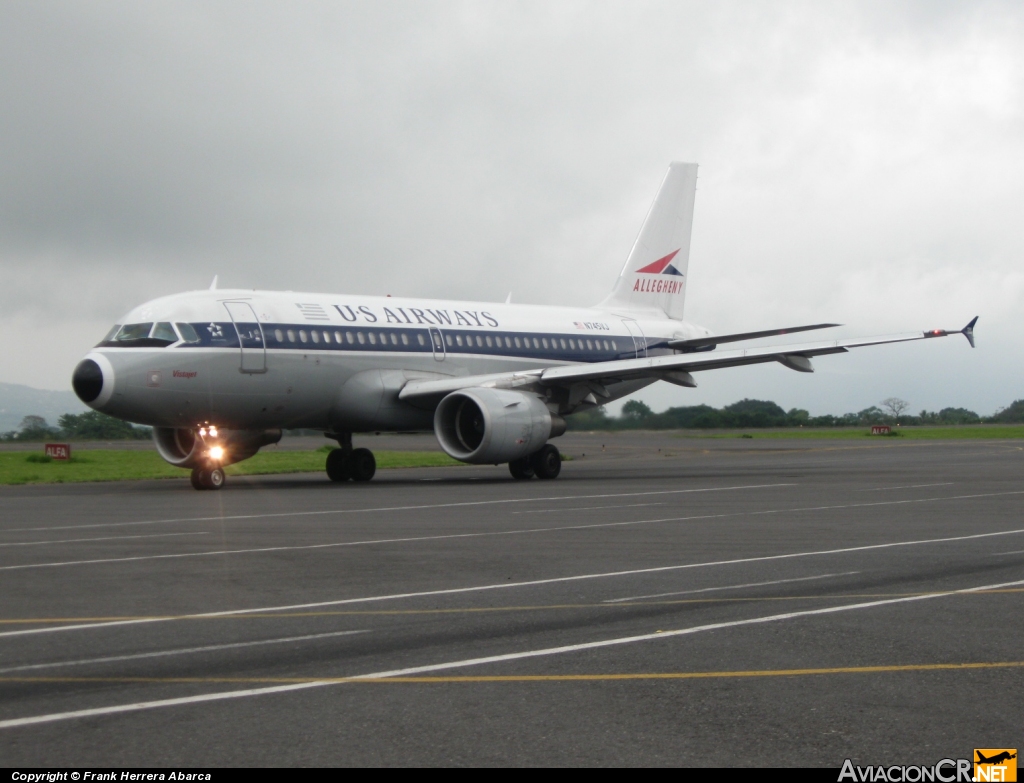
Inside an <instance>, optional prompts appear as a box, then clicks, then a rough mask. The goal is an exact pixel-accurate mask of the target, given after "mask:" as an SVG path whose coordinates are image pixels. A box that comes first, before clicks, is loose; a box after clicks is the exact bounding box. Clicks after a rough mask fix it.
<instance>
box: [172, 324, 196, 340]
mask: <svg viewBox="0 0 1024 783" xmlns="http://www.w3.org/2000/svg"><path fill="white" fill-rule="evenodd" d="M176 325H177V327H178V334H180V335H181V339H182V340H184V341H185V342H187V343H198V342H199V335H198V334H196V330H195V329H193V328H192V324H185V323H178V324H176Z"/></svg>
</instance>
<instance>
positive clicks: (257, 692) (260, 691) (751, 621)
mask: <svg viewBox="0 0 1024 783" xmlns="http://www.w3.org/2000/svg"><path fill="white" fill-rule="evenodd" d="M1019 585H1024V579H1022V580H1020V581H1017V582H1004V583H1002V584H994V585H981V586H978V587H968V588H964V589H962V590H948V591H944V592H941V593H928V594H926V595H912V596H904V597H901V598H887V599H883V600H880V601H867V602H864V603H858V604H844V605H842V606H829V607H825V608H824V609H806V610H803V611H798V612H786V613H784V614H773V615H768V616H766V617H751V618H748V619H745V620H732V621H729V622H723V623H710V624H708V625H696V626H692V627H690V628H680V629H677V630H674V631H659V632H656V633H645V634H639V635H637V636H623V637H619V638H617V639H604V640H601V641H597V642H583V643H582V644H568V645H564V646H562V647H546V648H543V649H539V650H523V651H520V652H514V653H507V654H505V655H489V656H486V657H483V658H467V659H465V660H461V661H448V662H445V663H435V664H428V665H426V666H411V667H408V668H406V669H391V670H389V671H382V672H372V673H370V674H359V675H355V676H353V677H349V678H347V679H331V680H316V681H313V682H301V683H294V684H290V685H273V686H270V687H266V688H247V689H245V690H240V691H221V692H220V693H203V694H199V695H196V696H183V697H181V698H177V699H161V700H159V701H139V702H134V703H132V704H117V705H113V706H110V707H93V708H91V709H86V710H72V711H69V712H54V713H50V714H48V715H33V716H31V717H27V718H13V719H10V720H3V721H0V729H13V728H18V727H21V726H33V725H38V724H40V723H55V722H57V721H65V720H74V719H76V718H93V717H99V716H102V715H117V714H120V713H126V712H139V711H141V710H152V709H160V708H163V707H179V706H184V705H186V704H201V703H203V702H211V701H226V700H228V699H242V698H246V697H248V696H269V695H271V694H275V693H290V692H293V691H303V690H309V689H311V688H326V687H328V686H331V685H344V684H346V683H347V682H350V681H352V680H380V679H388V678H391V677H412V676H415V675H419V674H427V673H429V672H440V671H448V670H451V669H464V668H467V667H470V666H483V665H486V664H492V663H505V662H507V661H521V660H524V659H526V658H540V657H546V656H551V655H564V654H566V653H575V652H583V651H585V650H596V649H600V648H602V647H614V646H619V645H624V644H636V643H638V642H650V641H655V640H659V639H671V638H673V637H677V636H691V635H693V634H698V633H704V632H707V631H721V630H725V629H727V628H739V627H741V626H747V625H762V624H765V623H774V622H781V621H783V620H795V619H798V618H801V617H814V616H820V615H828V614H838V613H840V612H851V611H856V610H858V609H874V608H876V607H879V606H891V605H894V604H903V603H910V602H912V601H927V600H930V599H933V598H947V597H949V596H954V595H965V594H969V593H979V592H983V591H985V590H1000V589H1003V588H1007V587H1017V586H1019Z"/></svg>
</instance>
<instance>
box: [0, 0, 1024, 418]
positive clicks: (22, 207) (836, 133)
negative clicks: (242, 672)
mask: <svg viewBox="0 0 1024 783" xmlns="http://www.w3.org/2000/svg"><path fill="white" fill-rule="evenodd" d="M2 13H3V19H2V24H0V101H2V105H3V106H4V107H5V109H4V111H3V112H0V139H2V142H3V143H2V144H0V273H2V274H3V280H4V286H3V288H2V290H0V329H2V330H3V334H4V335H7V336H10V337H12V338H13V339H9V340H4V341H2V342H3V346H2V347H0V359H2V365H0V366H3V367H4V368H5V372H4V373H3V374H2V376H0V380H4V381H10V382H20V383H30V384H34V385H38V386H45V387H51V388H66V387H67V385H68V380H67V379H68V376H69V374H70V370H71V367H72V366H73V364H74V362H75V360H76V359H77V358H78V357H79V356H80V355H81V354H82V353H83V352H84V351H85V350H87V348H88V347H89V345H90V344H92V343H93V342H95V340H97V339H98V338H99V337H100V336H102V334H103V332H104V331H105V330H106V328H107V326H108V325H109V324H110V323H111V322H113V321H114V320H115V319H116V318H117V317H118V316H119V315H120V314H121V313H123V312H124V311H126V310H128V309H129V308H130V307H132V306H133V305H135V304H137V303H139V302H141V301H143V300H145V299H147V298H151V297H154V296H158V295H162V294H165V293H169V292H172V291H178V290H187V289H190V288H199V287H205V286H206V285H208V283H209V280H210V278H211V277H212V276H213V274H214V273H218V274H220V276H221V280H222V284H223V285H228V286H239V287H261V288H291V289H297V290H299V289H306V290H328V291H351V292H365V293H373V294H383V293H394V294H423V295H427V296H443V297H467V298H469V297H472V298H480V299H501V298H503V297H504V295H505V293H507V292H508V291H509V290H512V291H513V292H514V298H515V300H516V301H532V302H540V303H558V302H566V303H572V304H591V303H593V302H596V301H598V300H600V299H601V298H602V297H603V296H604V294H605V293H606V292H607V290H608V288H609V287H610V286H611V283H612V281H613V280H614V278H615V276H616V274H617V273H618V270H619V267H620V265H621V263H622V260H623V259H624V257H625V255H626V253H627V252H628V250H629V246H630V244H631V242H632V240H633V238H634V236H635V234H636V231H637V229H638V228H639V224H640V222H641V220H642V219H643V215H644V213H645V211H646V209H647V206H648V204H649V201H650V199H651V198H652V196H653V194H654V190H655V188H656V187H657V184H658V182H659V181H660V178H661V176H662V174H663V171H664V168H665V166H666V165H667V163H668V161H669V160H672V159H684V160H696V161H698V162H699V163H700V164H701V179H700V182H699V186H698V187H699V190H698V199H697V214H696V220H695V226H694V238H693V250H692V253H691V286H690V289H689V295H688V300H689V301H688V305H687V310H688V311H687V316H688V317H689V318H692V319H693V320H695V321H697V322H699V323H703V324H705V325H707V326H709V327H710V328H712V329H714V330H716V331H731V330H734V329H746V328H756V327H769V326H778V325H788V324H791V323H797V322H805V321H806V322H814V321H818V320H824V319H833V318H834V319H837V320H841V321H843V322H845V323H847V324H849V325H850V326H849V330H848V331H849V332H850V333H858V334H864V333H873V332H876V331H877V332H885V331H894V330H895V331H902V330H905V329H914V328H924V327H930V326H935V325H939V326H956V327H959V326H961V325H962V324H961V323H960V322H961V321H964V322H966V320H967V319H968V318H970V317H971V316H973V315H974V314H976V313H980V314H981V315H982V316H983V320H982V321H981V322H980V324H979V340H980V345H979V349H978V350H977V351H975V352H973V353H972V352H968V351H967V349H966V346H965V345H964V346H961V345H957V344H950V341H936V345H935V346H933V345H931V344H929V345H928V346H926V347H922V346H902V347H897V348H892V349H878V350H876V351H874V352H873V353H872V352H871V351H868V352H866V353H863V354H861V355H859V356H852V355H851V356H849V357H837V358H830V359H824V360H821V362H819V367H820V372H819V374H818V375H817V376H814V377H812V378H805V377H802V376H797V375H796V374H795V373H791V372H789V371H786V370H783V369H781V368H755V369H753V370H749V371H747V370H743V371H739V370H737V371H726V372H723V373H719V374H717V375H714V377H712V375H704V376H702V377H701V378H700V379H699V381H700V382H701V388H700V389H698V390H696V392H684V391H682V390H679V389H677V388H675V387H673V388H671V389H663V390H662V389H654V390H651V391H649V392H646V393H645V394H646V395H647V399H649V400H650V401H652V402H654V404H655V405H658V406H663V405H668V404H690V403H695V402H705V401H707V402H711V403H713V404H722V403H726V402H730V401H732V400H733V399H736V398H738V397H741V396H762V397H772V396H774V398H776V399H777V400H778V401H779V402H781V403H782V404H784V405H787V406H788V405H800V406H802V407H808V408H810V409H811V410H813V411H815V412H826V411H842V410H847V409H851V408H859V407H865V406H866V405H870V404H872V403H874V402H876V401H877V399H876V398H880V395H881V396H889V395H890V394H899V395H900V396H904V397H907V398H908V399H910V400H911V401H912V402H913V403H914V404H915V406H921V407H923V406H929V407H936V406H944V405H966V406H969V407H975V408H977V409H979V410H984V411H988V410H992V409H993V408H995V407H996V406H997V405H999V404H1005V403H1006V402H1008V401H1009V400H1011V399H1013V398H1014V397H1015V396H1022V394H1021V391H1022V383H1021V381H1022V380H1024V377H1022V376H1024V371H1021V370H1018V369H1016V367H1014V365H1015V364H1018V365H1019V362H1014V361H1013V358H1012V357H1014V356H1016V355H1019V349H1018V348H1017V347H1016V340H1015V339H1014V335H1015V332H1016V326H1017V324H1018V322H1019V316H1018V313H1019V312H1020V311H1021V304H1022V299H1024V277H1022V273H1021V272H1020V271H1019V270H1020V264H1019V261H1018V259H1019V258H1020V257H1021V251H1022V250H1024V248H1022V244H1024V242H1022V237H1021V232H1020V231H1019V229H1018V228H1017V225H1016V224H1017V223H1018V222H1019V218H1018V217H1017V213H1018V212H1019V211H1020V210H1019V207H1020V204H1021V197H1022V192H1021V191H1022V188H1024V184H1022V183H1024V154H1022V149H1024V147H1022V140H1024V129H1022V108H1024V106H1022V94H1021V87H1022V74H1024V46H1022V45H1021V44H1022V42H1024V41H1022V37H1024V36H1022V24H1024V12H1022V11H1021V10H1020V9H1019V7H1018V6H1017V5H1016V4H1010V3H1006V4H1003V3H977V4H960V3H934V2H927V3H925V2H920V3H906V4H891V3H878V4H858V5H853V6H851V5H849V4H828V3H793V4H773V5H770V6H766V5H764V4H759V3H746V4H743V3H736V4H714V5H708V4H700V3H688V4H687V3H667V4H642V3H629V4H625V3H624V4H618V5H611V4H604V5H599V4H594V3H578V4H575V3H559V4H544V3H534V4H531V3H517V4H499V5H494V4H491V5H486V4H478V3H435V4H424V3H375V4H365V3H353V4H339V3H323V4H318V3H306V4H301V5H296V4H289V5H287V6H283V5H280V4H259V3H203V4H200V3H194V4H187V3H147V4H131V3H92V4H88V5H82V4H79V5H70V6H69V5H57V4H45V3H32V4H28V3H26V4H8V5H7V6H5V8H4V10H3V12H2ZM30 338H31V339H30Z"/></svg>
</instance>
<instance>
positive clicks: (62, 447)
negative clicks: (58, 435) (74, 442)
mask: <svg viewBox="0 0 1024 783" xmlns="http://www.w3.org/2000/svg"><path fill="white" fill-rule="evenodd" d="M43 453H44V454H45V455H46V456H47V457H50V459H71V444H70V443H47V444H45V445H44V446H43Z"/></svg>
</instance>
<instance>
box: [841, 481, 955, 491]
mask: <svg viewBox="0 0 1024 783" xmlns="http://www.w3.org/2000/svg"><path fill="white" fill-rule="evenodd" d="M954 483H956V482H953V481H941V482H939V483H938V484H907V485H906V486H902V487H872V488H871V489H855V490H854V492H886V491H888V490H890V489H920V488H921V487H949V486H952V485H953V484H954Z"/></svg>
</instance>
